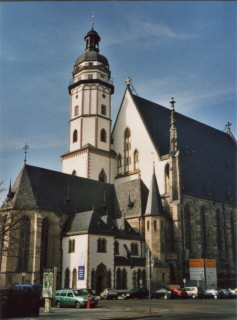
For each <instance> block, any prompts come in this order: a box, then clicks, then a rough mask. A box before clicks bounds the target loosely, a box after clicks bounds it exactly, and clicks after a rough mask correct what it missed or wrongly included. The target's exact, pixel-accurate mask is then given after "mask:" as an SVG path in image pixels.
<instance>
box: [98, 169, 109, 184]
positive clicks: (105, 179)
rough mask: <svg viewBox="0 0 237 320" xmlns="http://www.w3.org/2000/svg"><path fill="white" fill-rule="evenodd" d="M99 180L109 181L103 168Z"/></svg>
mask: <svg viewBox="0 0 237 320" xmlns="http://www.w3.org/2000/svg"><path fill="white" fill-rule="evenodd" d="M99 181H101V182H107V178H106V174H105V172H104V170H103V169H102V170H101V171H100V174H99Z"/></svg>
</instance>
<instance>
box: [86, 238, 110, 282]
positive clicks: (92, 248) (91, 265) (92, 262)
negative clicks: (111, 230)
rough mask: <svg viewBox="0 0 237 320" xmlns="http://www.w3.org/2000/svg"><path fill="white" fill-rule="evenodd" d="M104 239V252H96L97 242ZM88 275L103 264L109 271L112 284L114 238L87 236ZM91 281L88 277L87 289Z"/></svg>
mask: <svg viewBox="0 0 237 320" xmlns="http://www.w3.org/2000/svg"><path fill="white" fill-rule="evenodd" d="M99 238H105V239H106V241H107V244H106V249H107V250H106V252H97V240H98V239H99ZM88 257H89V260H88V274H89V275H90V274H91V272H92V269H94V270H95V271H96V269H97V267H98V266H99V265H100V264H101V263H103V264H104V265H105V266H106V268H107V271H109V270H110V271H111V283H114V237H113V236H104V235H89V253H88ZM90 281H91V279H90V277H89V287H91V282H90Z"/></svg>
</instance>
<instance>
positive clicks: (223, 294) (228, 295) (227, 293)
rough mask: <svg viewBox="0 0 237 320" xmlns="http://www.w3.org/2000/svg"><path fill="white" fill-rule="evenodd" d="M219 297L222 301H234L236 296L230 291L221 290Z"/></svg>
mask: <svg viewBox="0 0 237 320" xmlns="http://www.w3.org/2000/svg"><path fill="white" fill-rule="evenodd" d="M218 292H219V297H220V298H221V299H234V298H235V295H234V294H233V293H232V292H231V291H230V290H229V289H219V290H218Z"/></svg>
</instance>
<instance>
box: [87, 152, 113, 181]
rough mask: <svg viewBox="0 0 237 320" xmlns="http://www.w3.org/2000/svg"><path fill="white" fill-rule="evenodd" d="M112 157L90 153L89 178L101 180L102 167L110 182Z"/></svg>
mask: <svg viewBox="0 0 237 320" xmlns="http://www.w3.org/2000/svg"><path fill="white" fill-rule="evenodd" d="M109 168H110V158H108V157H104V156H102V155H97V154H94V153H90V172H89V178H90V179H94V180H99V174H100V172H101V170H102V169H104V171H105V174H106V177H107V182H109V181H110V180H109V178H110V176H111V174H110V169H109Z"/></svg>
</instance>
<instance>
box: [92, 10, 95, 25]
mask: <svg viewBox="0 0 237 320" xmlns="http://www.w3.org/2000/svg"><path fill="white" fill-rule="evenodd" d="M94 17H95V13H94V12H93V14H92V20H91V24H92V28H93V26H94V24H95V22H94Z"/></svg>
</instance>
